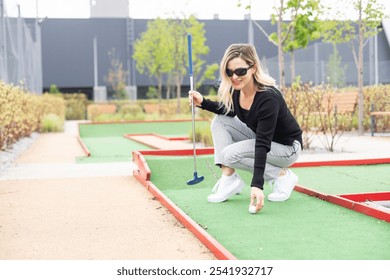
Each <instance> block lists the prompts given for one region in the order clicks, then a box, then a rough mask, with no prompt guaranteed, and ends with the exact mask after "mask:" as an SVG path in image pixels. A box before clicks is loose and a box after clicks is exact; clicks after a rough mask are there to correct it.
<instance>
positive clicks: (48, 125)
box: [40, 113, 64, 132]
mask: <svg viewBox="0 0 390 280" xmlns="http://www.w3.org/2000/svg"><path fill="white" fill-rule="evenodd" d="M63 130H64V121H63V120H62V119H61V118H60V117H59V116H57V115H56V114H52V113H51V114H47V115H44V116H43V118H42V121H41V127H40V131H41V132H60V131H63Z"/></svg>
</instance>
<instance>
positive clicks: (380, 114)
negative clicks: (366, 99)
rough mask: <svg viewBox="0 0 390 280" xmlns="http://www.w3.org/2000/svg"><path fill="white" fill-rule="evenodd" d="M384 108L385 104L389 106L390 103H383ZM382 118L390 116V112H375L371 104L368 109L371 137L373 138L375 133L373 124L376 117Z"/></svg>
mask: <svg viewBox="0 0 390 280" xmlns="http://www.w3.org/2000/svg"><path fill="white" fill-rule="evenodd" d="M383 104H384V105H385V107H386V105H387V104H390V102H384V103H383ZM383 116H390V111H377V110H375V105H374V103H371V107H370V120H371V121H370V129H371V136H372V137H374V133H375V124H376V118H377V117H383Z"/></svg>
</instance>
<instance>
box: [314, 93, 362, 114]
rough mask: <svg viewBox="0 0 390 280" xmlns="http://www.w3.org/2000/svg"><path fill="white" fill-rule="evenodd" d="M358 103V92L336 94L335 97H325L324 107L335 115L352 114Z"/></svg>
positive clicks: (323, 100)
mask: <svg viewBox="0 0 390 280" xmlns="http://www.w3.org/2000/svg"><path fill="white" fill-rule="evenodd" d="M357 103H358V92H357V91H349V92H336V93H335V94H334V95H330V96H329V95H325V96H324V97H323V99H322V107H323V108H324V109H327V108H328V109H330V111H331V112H333V113H335V114H352V113H353V112H355V109H356V106H357Z"/></svg>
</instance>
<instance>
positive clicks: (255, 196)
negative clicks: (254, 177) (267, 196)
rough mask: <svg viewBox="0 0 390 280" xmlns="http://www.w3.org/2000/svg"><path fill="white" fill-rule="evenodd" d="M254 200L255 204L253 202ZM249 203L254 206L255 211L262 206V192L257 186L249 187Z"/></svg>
mask: <svg viewBox="0 0 390 280" xmlns="http://www.w3.org/2000/svg"><path fill="white" fill-rule="evenodd" d="M255 202H256V204H255ZM250 205H255V206H256V213H257V212H259V211H260V210H261V209H263V207H264V192H263V190H262V189H260V188H257V187H251V203H250Z"/></svg>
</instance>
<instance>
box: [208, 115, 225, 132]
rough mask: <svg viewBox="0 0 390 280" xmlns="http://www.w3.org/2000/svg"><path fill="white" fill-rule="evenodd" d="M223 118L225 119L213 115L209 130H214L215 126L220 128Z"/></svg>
mask: <svg viewBox="0 0 390 280" xmlns="http://www.w3.org/2000/svg"><path fill="white" fill-rule="evenodd" d="M223 117H226V116H224V115H215V117H214V118H213V120H212V121H211V129H213V128H215V127H216V126H220V125H222V124H223V120H222V119H223Z"/></svg>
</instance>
